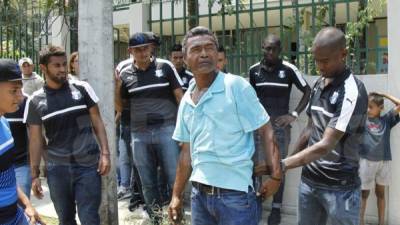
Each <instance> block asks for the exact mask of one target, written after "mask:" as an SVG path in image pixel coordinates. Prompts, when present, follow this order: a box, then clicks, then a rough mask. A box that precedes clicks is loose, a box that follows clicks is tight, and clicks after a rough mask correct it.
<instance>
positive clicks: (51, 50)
mask: <svg viewBox="0 0 400 225" xmlns="http://www.w3.org/2000/svg"><path fill="white" fill-rule="evenodd" d="M52 56H65V57H67V54H66V53H65V50H64V49H63V48H61V47H59V46H54V45H48V46H46V47H45V48H44V49H42V50H41V51H40V53H39V64H42V65H46V66H47V65H48V64H49V61H50V57H52Z"/></svg>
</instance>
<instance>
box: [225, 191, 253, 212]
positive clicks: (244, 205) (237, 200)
mask: <svg viewBox="0 0 400 225" xmlns="http://www.w3.org/2000/svg"><path fill="white" fill-rule="evenodd" d="M251 195H252V193H245V192H239V191H238V192H232V193H226V194H222V195H221V202H222V203H223V204H224V205H225V206H226V207H228V208H234V209H238V210H243V209H248V208H250V207H251V205H250V202H251V199H250V198H251V197H252V196H251ZM254 198H255V195H254Z"/></svg>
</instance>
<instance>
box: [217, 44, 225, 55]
mask: <svg viewBox="0 0 400 225" xmlns="http://www.w3.org/2000/svg"><path fill="white" fill-rule="evenodd" d="M218 52H221V53H224V54H225V48H224V46H223V45H219V47H218Z"/></svg>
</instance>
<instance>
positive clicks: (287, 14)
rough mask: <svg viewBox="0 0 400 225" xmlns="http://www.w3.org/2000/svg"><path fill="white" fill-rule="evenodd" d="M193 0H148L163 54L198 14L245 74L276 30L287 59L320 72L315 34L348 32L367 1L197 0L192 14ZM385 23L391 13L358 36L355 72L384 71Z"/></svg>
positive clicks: (353, 56)
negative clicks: (323, 30)
mask: <svg viewBox="0 0 400 225" xmlns="http://www.w3.org/2000/svg"><path fill="white" fill-rule="evenodd" d="M189 1H190V0H170V1H165V0H164V1H162V0H161V1H149V4H150V6H149V14H150V18H151V19H150V21H149V26H150V29H151V30H152V31H153V32H155V33H158V34H160V36H161V37H162V46H161V49H160V52H159V55H160V56H164V57H167V56H168V51H169V49H170V47H171V46H172V45H173V44H174V43H177V42H180V41H181V40H182V38H183V36H184V35H185V32H186V31H187V30H188V29H189V20H190V19H193V20H196V21H198V24H200V25H202V26H207V27H209V28H210V29H212V30H213V31H214V32H215V33H216V34H217V36H218V39H219V41H220V43H221V44H222V45H224V47H225V49H226V51H227V56H228V61H229V64H228V71H230V72H232V73H235V74H241V75H245V74H246V73H247V69H248V68H249V66H250V65H252V64H254V63H256V62H257V61H259V60H260V59H261V58H262V52H261V41H262V40H263V38H264V37H266V36H267V35H268V34H271V33H274V34H276V35H278V36H280V37H281V41H282V44H283V57H284V58H285V59H286V60H288V61H291V62H293V63H294V64H296V65H297V66H298V67H299V68H300V69H301V70H302V71H303V72H304V73H305V74H315V73H316V71H315V65H314V60H313V59H312V55H311V53H310V52H309V49H310V46H311V43H312V39H313V37H314V36H315V34H316V33H317V32H318V31H319V30H320V29H321V28H322V27H325V26H336V27H338V28H340V29H342V30H343V31H344V32H346V23H347V22H351V21H356V20H357V12H358V11H359V7H360V1H364V2H363V3H364V4H366V2H367V1H366V0H241V1H239V0H236V1H235V0H233V1H231V3H230V4H229V3H227V4H218V3H217V2H218V1H214V3H213V4H210V1H208V0H195V5H196V6H197V7H196V8H195V11H194V12H196V14H195V16H194V17H191V18H189V15H188V13H187V12H188V11H189V8H188V5H189ZM192 1H193V0H192ZM223 2H227V1H223ZM377 20H379V21H380V22H379V23H377V22H376V21H377ZM385 26H386V15H385V14H383V15H382V17H379V18H377V19H376V20H375V21H373V22H372V23H371V24H370V26H369V28H368V29H366V31H365V35H364V37H362V41H360V40H359V39H357V40H356V45H355V46H353V48H352V50H354V51H352V54H351V55H350V56H349V57H348V64H349V65H351V67H352V69H353V70H354V71H355V73H357V74H372V73H380V72H385V66H387V64H386V65H385V61H384V58H385V57H386V56H387V45H385V42H387V41H386V40H387V39H386V36H387V30H386V28H385ZM360 43H361V44H360ZM362 43H364V44H362ZM362 45H363V46H362ZM386 58H387V57H386ZM386 62H387V61H386Z"/></svg>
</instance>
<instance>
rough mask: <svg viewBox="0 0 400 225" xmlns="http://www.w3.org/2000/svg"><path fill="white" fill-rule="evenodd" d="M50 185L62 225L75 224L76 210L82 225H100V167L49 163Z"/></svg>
mask: <svg viewBox="0 0 400 225" xmlns="http://www.w3.org/2000/svg"><path fill="white" fill-rule="evenodd" d="M47 183H48V185H49V189H50V197H51V200H52V201H53V204H54V208H55V210H56V212H57V215H58V220H59V223H60V225H76V224H77V223H76V221H75V213H76V210H75V208H77V209H78V216H79V220H80V221H81V224H82V225H98V224H100V217H99V213H98V211H99V207H100V202H101V177H100V175H99V174H98V173H97V165H96V166H93V167H84V166H80V165H68V166H64V165H56V164H54V163H51V162H49V163H48V164H47Z"/></svg>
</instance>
